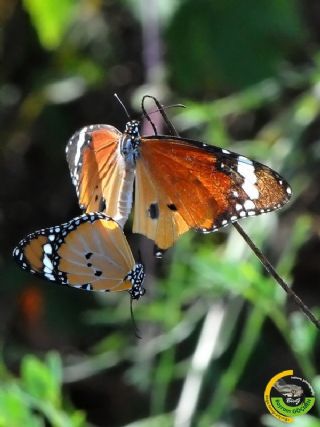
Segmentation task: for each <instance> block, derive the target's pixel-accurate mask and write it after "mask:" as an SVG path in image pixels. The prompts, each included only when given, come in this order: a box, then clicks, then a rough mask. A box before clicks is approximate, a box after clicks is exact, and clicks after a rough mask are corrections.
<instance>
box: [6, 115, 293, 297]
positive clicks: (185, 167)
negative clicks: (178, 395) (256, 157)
mask: <svg viewBox="0 0 320 427" xmlns="http://www.w3.org/2000/svg"><path fill="white" fill-rule="evenodd" d="M66 154H67V160H68V163H69V168H70V173H71V178H72V182H73V184H74V185H75V187H76V190H77V195H78V199H79V204H80V207H81V208H82V209H84V210H85V211H86V212H102V213H87V214H84V215H82V216H80V217H77V218H74V219H73V220H71V221H70V222H68V223H66V224H63V225H60V226H56V227H51V228H47V229H44V230H40V231H37V232H35V233H32V234H30V235H29V236H28V237H27V238H26V239H24V240H22V241H21V242H20V243H19V245H18V247H17V248H15V250H14V252H13V255H14V257H15V259H16V260H17V261H18V262H19V264H20V265H21V266H22V268H24V269H27V270H29V271H30V272H32V273H35V274H38V275H40V276H41V277H43V278H45V279H48V280H51V281H56V282H58V283H62V284H67V285H71V286H76V287H80V288H82V289H87V290H108V291H121V290H125V289H126V290H129V292H130V294H131V297H132V298H136V299H137V298H139V297H140V296H141V295H143V293H144V288H143V286H142V282H143V278H144V270H143V266H142V265H141V264H135V262H134V259H133V256H132V253H131V250H130V248H129V246H128V243H127V241H126V239H125V237H124V235H123V232H122V230H121V227H123V226H124V224H125V222H126V221H127V219H128V216H129V214H130V212H131V209H132V202H133V190H135V191H134V194H135V203H134V221H133V232H135V233H140V234H144V235H145V236H147V237H149V238H150V239H152V240H153V241H154V242H155V245H156V248H158V249H159V250H165V249H167V248H169V247H170V246H172V245H173V244H174V242H175V241H176V240H177V239H178V237H179V236H180V235H182V234H183V233H185V232H186V231H188V230H189V229H194V230H196V231H199V232H201V233H209V232H212V231H215V230H217V229H219V228H221V227H224V226H226V225H228V224H230V223H232V222H235V221H238V220H239V219H240V218H243V217H247V216H252V215H259V214H261V213H265V212H270V211H272V210H275V209H278V208H280V207H281V206H283V205H284V204H285V203H287V202H288V200H289V198H290V196H291V189H290V187H289V185H288V184H287V182H286V181H285V180H284V179H283V178H282V177H281V176H280V175H278V174H277V173H276V172H275V171H273V170H272V169H270V168H269V167H267V166H264V165H262V164H261V163H258V162H255V161H252V160H250V159H248V158H246V157H244V156H241V155H238V154H236V153H232V152H230V151H228V150H225V149H220V148H218V147H214V146H210V145H207V144H203V143H201V142H198V141H194V140H191V139H186V138H180V137H174V136H159V135H156V136H146V137H141V136H140V134H139V122H138V121H135V120H132V121H129V122H128V123H127V125H126V129H125V132H124V133H121V132H119V131H118V130H117V129H116V128H114V127H113V126H109V125H91V126H87V127H84V128H83V129H81V130H80V131H79V132H77V133H75V134H74V135H73V136H72V137H71V139H70V140H69V142H68V145H67V147H66ZM134 186H135V188H133V187H134Z"/></svg>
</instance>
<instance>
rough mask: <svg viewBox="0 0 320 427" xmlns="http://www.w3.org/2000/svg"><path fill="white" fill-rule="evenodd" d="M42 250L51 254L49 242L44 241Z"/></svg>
mask: <svg viewBox="0 0 320 427" xmlns="http://www.w3.org/2000/svg"><path fill="white" fill-rule="evenodd" d="M43 250H44V252H45V253H46V254H49V255H51V254H52V246H51V245H50V243H46V244H45V245H43Z"/></svg>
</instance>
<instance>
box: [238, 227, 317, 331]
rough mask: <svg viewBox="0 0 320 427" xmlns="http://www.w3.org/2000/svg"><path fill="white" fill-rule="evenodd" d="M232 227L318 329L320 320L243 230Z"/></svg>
mask: <svg viewBox="0 0 320 427" xmlns="http://www.w3.org/2000/svg"><path fill="white" fill-rule="evenodd" d="M233 226H234V227H235V229H236V230H237V231H238V233H239V234H240V235H241V236H242V237H243V239H244V240H245V242H246V243H247V244H248V245H249V247H250V248H251V249H252V251H253V252H254V254H255V255H256V256H257V258H258V259H259V260H260V261H261V263H262V265H263V266H264V268H265V269H266V271H267V272H268V273H269V274H270V276H272V277H273V278H274V279H275V281H276V282H277V283H278V284H279V285H280V286H281V287H282V288H283V289H284V291H285V292H286V293H287V294H288V295H289V297H291V298H292V299H293V301H294V302H295V304H296V305H297V306H298V307H299V308H300V309H301V310H302V311H303V313H304V314H305V315H306V316H307V318H308V319H309V320H310V321H311V322H312V323H313V324H314V325H315V326H316V327H317V328H318V329H320V320H319V319H317V318H316V317H315V315H314V314H313V313H312V312H311V310H310V309H309V307H308V306H306V304H305V303H304V302H303V301H302V300H301V298H299V297H298V295H297V294H296V293H295V292H294V291H293V290H292V289H291V288H290V287H289V286H288V285H287V283H286V282H285V281H284V280H283V279H282V277H281V276H279V274H278V273H277V272H276V270H275V269H274V267H273V266H272V264H271V263H270V261H269V260H268V258H267V257H266V256H265V255H263V253H262V252H261V251H260V249H259V248H257V246H256V245H255V244H254V243H253V241H252V240H251V239H250V237H249V236H248V235H247V233H246V232H245V231H244V229H243V228H242V227H241V226H240V225H239V224H238V223H237V222H234V223H233Z"/></svg>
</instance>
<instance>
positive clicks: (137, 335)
mask: <svg viewBox="0 0 320 427" xmlns="http://www.w3.org/2000/svg"><path fill="white" fill-rule="evenodd" d="M130 316H131V322H132V326H133V330H134V334H135V336H136V337H137V338H139V339H140V340H141V336H140V333H139V328H138V326H137V324H136V321H135V318H134V314H133V298H130Z"/></svg>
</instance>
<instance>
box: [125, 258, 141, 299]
mask: <svg viewBox="0 0 320 427" xmlns="http://www.w3.org/2000/svg"><path fill="white" fill-rule="evenodd" d="M144 277H145V273H144V266H143V265H142V264H136V265H135V266H134V267H133V269H132V270H131V271H130V272H129V273H128V274H127V276H126V279H127V280H130V282H131V283H132V288H131V289H130V291H129V294H130V296H131V298H132V299H139V298H140V297H142V296H143V295H144V294H145V293H146V290H145V288H144V287H143V281H144Z"/></svg>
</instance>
